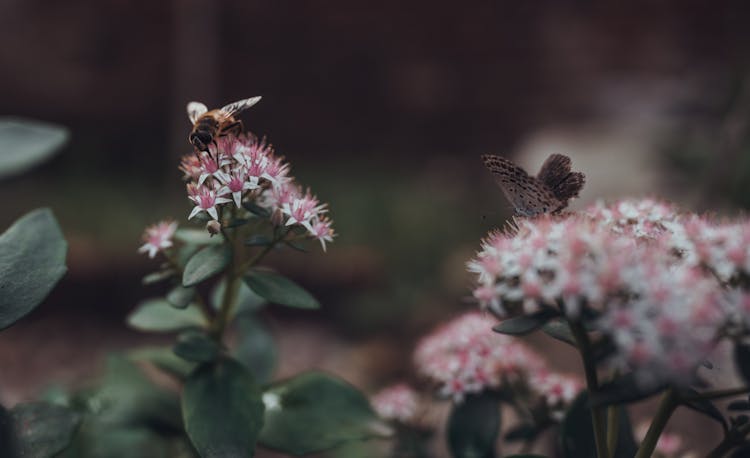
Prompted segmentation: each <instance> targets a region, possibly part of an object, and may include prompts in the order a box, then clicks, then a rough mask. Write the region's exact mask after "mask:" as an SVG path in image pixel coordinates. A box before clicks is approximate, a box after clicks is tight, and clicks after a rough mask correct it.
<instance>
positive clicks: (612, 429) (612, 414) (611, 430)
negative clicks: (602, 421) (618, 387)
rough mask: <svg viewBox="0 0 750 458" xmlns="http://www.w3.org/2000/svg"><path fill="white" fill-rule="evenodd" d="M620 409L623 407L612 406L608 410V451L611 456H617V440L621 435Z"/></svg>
mask: <svg viewBox="0 0 750 458" xmlns="http://www.w3.org/2000/svg"><path fill="white" fill-rule="evenodd" d="M620 409H622V406H618V405H611V406H609V407H608V408H607V450H608V451H609V456H615V451H616V450H617V440H618V439H619V438H618V436H619V434H620Z"/></svg>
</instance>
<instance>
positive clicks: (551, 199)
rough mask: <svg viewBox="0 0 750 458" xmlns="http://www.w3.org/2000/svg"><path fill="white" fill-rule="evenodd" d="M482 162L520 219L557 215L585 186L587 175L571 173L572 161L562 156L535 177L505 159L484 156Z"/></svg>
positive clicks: (546, 163)
mask: <svg viewBox="0 0 750 458" xmlns="http://www.w3.org/2000/svg"><path fill="white" fill-rule="evenodd" d="M482 161H483V162H484V165H485V167H487V168H488V169H489V171H490V172H492V175H493V176H494V177H495V180H496V181H497V184H498V185H500V189H502V190H503V194H505V197H506V198H507V199H508V200H509V201H510V203H511V204H513V208H514V209H515V212H516V215H520V216H536V215H539V214H542V213H551V214H555V213H559V212H560V211H562V210H563V209H565V207H567V206H568V202H569V201H570V199H573V198H575V197H578V193H579V192H580V191H581V188H583V185H584V184H585V183H586V175H584V174H583V173H581V172H572V171H571V160H570V158H569V157H568V156H565V155H563V154H553V155H551V156H550V157H548V158H547V160H546V161H544V164H542V168H541V169H540V170H539V173H538V174H537V176H535V177H533V176H529V174H528V173H526V172H525V171H524V170H523V169H522V168H521V167H519V166H517V165H516V164H514V163H513V162H511V161H509V160H508V159H505V158H504V157H500V156H495V155H493V154H485V155H482Z"/></svg>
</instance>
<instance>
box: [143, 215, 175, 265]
mask: <svg viewBox="0 0 750 458" xmlns="http://www.w3.org/2000/svg"><path fill="white" fill-rule="evenodd" d="M176 230H177V223H176V222H174V221H160V222H158V223H156V224H153V225H151V226H148V227H147V228H146V230H145V231H144V232H143V241H144V242H146V243H144V244H143V245H142V246H141V247H140V248H139V249H138V252H139V253H148V257H149V258H153V257H154V256H156V253H158V252H160V251H162V250H166V249H167V248H169V247H171V246H172V237H173V236H174V233H175V231H176Z"/></svg>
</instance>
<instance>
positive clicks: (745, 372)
mask: <svg viewBox="0 0 750 458" xmlns="http://www.w3.org/2000/svg"><path fill="white" fill-rule="evenodd" d="M734 364H735V365H736V366H737V372H739V374H740V375H741V376H742V379H743V380H745V383H750V345H748V344H744V343H741V342H737V343H736V344H735V346H734Z"/></svg>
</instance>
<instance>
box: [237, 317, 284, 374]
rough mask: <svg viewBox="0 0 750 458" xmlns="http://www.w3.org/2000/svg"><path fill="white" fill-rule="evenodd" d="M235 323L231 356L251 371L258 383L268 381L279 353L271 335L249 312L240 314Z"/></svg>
mask: <svg viewBox="0 0 750 458" xmlns="http://www.w3.org/2000/svg"><path fill="white" fill-rule="evenodd" d="M236 323H237V334H238V336H237V347H236V348H235V350H234V355H233V356H234V357H235V359H237V361H239V362H241V363H242V364H243V365H245V367H247V368H248V369H249V370H250V372H252V373H253V375H254V376H255V378H256V380H258V382H259V383H266V382H268V381H270V380H271V377H272V376H273V371H274V369H275V368H276V360H277V358H278V353H279V352H278V349H277V348H276V342H275V341H274V340H273V336H272V335H271V333H270V332H268V330H267V329H266V327H265V326H263V324H262V323H260V322H259V321H258V320H257V319H255V318H254V317H252V316H250V315H249V314H244V315H240V316H239V318H238V319H237V321H236Z"/></svg>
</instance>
